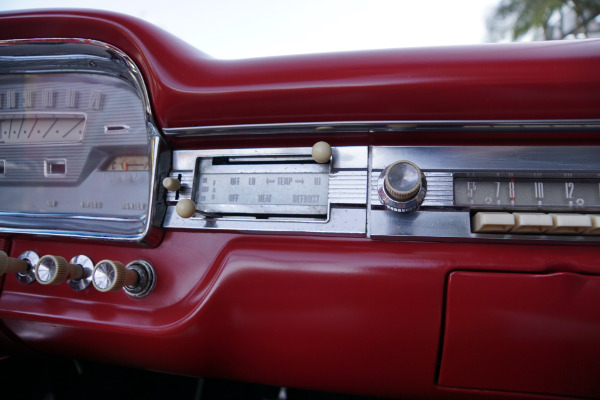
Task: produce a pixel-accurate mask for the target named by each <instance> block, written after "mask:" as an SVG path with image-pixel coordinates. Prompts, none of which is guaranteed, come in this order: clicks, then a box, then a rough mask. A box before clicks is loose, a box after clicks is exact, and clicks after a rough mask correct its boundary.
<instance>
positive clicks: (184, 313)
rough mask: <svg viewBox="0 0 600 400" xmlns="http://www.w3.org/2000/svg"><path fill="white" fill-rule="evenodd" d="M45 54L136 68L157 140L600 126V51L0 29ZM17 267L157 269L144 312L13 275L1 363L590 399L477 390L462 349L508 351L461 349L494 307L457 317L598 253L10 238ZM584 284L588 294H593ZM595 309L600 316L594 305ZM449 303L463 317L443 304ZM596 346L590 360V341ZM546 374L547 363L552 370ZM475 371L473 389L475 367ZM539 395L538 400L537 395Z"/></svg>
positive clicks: (107, 29)
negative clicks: (289, 126) (23, 262)
mask: <svg viewBox="0 0 600 400" xmlns="http://www.w3.org/2000/svg"><path fill="white" fill-rule="evenodd" d="M35 37H63V38H64V37H85V38H88V39H94V40H99V41H103V42H106V43H109V44H111V45H113V46H116V47H118V48H120V49H121V50H123V51H125V52H126V53H127V54H128V55H129V56H131V57H132V58H133V59H134V61H135V62H136V63H137V64H138V65H139V67H140V68H141V70H142V71H143V74H144V76H145V79H146V81H147V84H148V86H149V90H150V95H151V101H152V105H153V111H154V114H155V117H156V119H157V121H158V123H159V125H160V127H161V128H169V127H186V126H194V125H221V124H249V123H277V122H316V121H344V120H355V121H359V120H371V121H373V120H445V119H448V120H478V119H502V120H505V119H507V120H514V119H576V118H584V119H598V118H599V117H600V113H599V111H598V110H600V75H599V74H598V71H599V70H600V41H599V40H592V41H582V42H577V43H571V44H565V43H564V42H553V43H536V44H518V45H494V46H473V47H454V48H445V49H410V50H397V51H373V52H360V53H342V54H334V55H312V56H294V57H277V58H268V59H256V60H240V61H221V60H215V59H211V58H210V57H208V56H206V55H204V54H202V53H201V52H200V51H198V50H196V49H193V48H191V47H190V46H188V45H187V44H185V43H183V42H181V41H180V40H179V39H177V38H174V37H173V36H171V35H169V34H168V33H166V32H163V31H161V30H159V29H157V28H155V27H153V26H151V25H149V24H147V23H145V22H142V21H139V20H136V19H133V18H130V17H126V16H122V15H115V14H110V13H103V12H91V11H39V12H31V13H12V14H2V15H0V38H1V39H19V38H35ZM316 139H319V137H318V136H316V135H290V136H288V137H285V138H277V139H271V138H264V137H260V136H245V137H242V136H238V137H229V138H227V139H222V138H210V139H204V138H202V139H187V140H186V139H183V140H181V139H180V140H170V144H171V145H172V146H173V147H174V148H181V147H192V146H193V147H198V148H200V147H204V148H205V147H221V146H222V147H262V146H272V145H289V146H306V145H309V144H311V142H313V141H315V140H316ZM330 139H331V141H332V144H335V145H350V144H352V145H359V144H360V145H369V144H373V143H378V144H400V143H403V142H408V143H411V144H416V145H438V144H482V143H485V144H490V143H497V144H506V143H522V144H533V143H535V144H539V145H552V144H556V143H563V144H565V143H567V144H570V143H572V144H589V143H595V144H598V142H599V138H598V136H597V135H596V134H595V133H587V134H581V133H564V134H562V133H557V132H553V133H552V134H548V135H546V134H545V133H543V132H541V133H537V134H527V135H521V136H520V135H519V134H518V133H513V134H510V135H507V136H504V135H502V136H497V135H495V134H491V133H489V132H488V133H484V134H479V133H476V132H474V133H468V134H460V135H453V134H447V133H435V134H422V133H407V134H402V135H396V134H381V135H377V136H374V135H371V134H369V133H368V132H365V133H353V134H338V135H333V136H332V137H331V138H330ZM25 250H33V251H36V252H38V253H39V254H40V255H45V254H55V255H60V256H63V257H65V258H67V259H69V258H71V257H72V256H75V255H77V254H85V255H88V256H89V257H91V258H92V260H94V261H99V260H101V259H106V258H109V259H116V260H120V261H122V262H125V263H127V262H129V261H132V260H134V259H139V258H141V259H146V260H148V261H150V262H152V263H153V264H154V265H155V267H156V270H157V276H158V282H157V286H156V289H155V291H154V292H153V293H152V294H151V295H150V296H148V297H146V298H143V299H133V298H130V297H128V296H126V295H125V294H124V293H122V292H119V293H108V294H103V293H99V292H97V291H95V290H94V289H91V288H90V289H88V290H85V291H83V292H74V291H73V290H71V289H70V288H69V287H67V286H66V285H60V286H56V287H45V286H44V287H43V286H41V285H39V284H37V283H34V284H32V285H28V286H25V285H22V284H20V283H18V282H17V280H16V279H15V277H14V276H7V277H6V278H5V280H4V285H3V290H2V293H1V294H0V322H1V323H2V326H3V328H2V329H3V332H4V333H5V336H4V340H1V341H0V349H2V346H4V347H5V349H6V350H8V351H23V350H22V349H21V348H20V347H19V346H20V345H22V344H23V345H25V346H27V347H28V348H30V349H33V350H35V351H39V352H42V353H46V352H47V353H52V354H61V355H65V356H74V357H81V358H90V359H95V360H101V361H107V362H111V363H118V364H124V365H131V366H137V367H142V368H148V369H155V370H161V371H167V372H171V373H179V374H188V375H197V376H209V377H210V376H214V377H224V378H230V379H241V380H246V381H253V382H260V383H267V384H274V385H283V386H290V387H302V388H311V389H318V390H329V391H338V392H344V393H356V394H366V395H381V396H389V397H402V398H472V399H480V398H483V397H485V398H490V399H494V398H504V399H516V398H518V399H532V398H535V399H540V398H545V399H550V398H552V399H556V398H559V397H556V396H555V395H562V394H573V395H586V393H591V394H592V395H597V392H596V391H591V392H578V391H570V390H567V391H565V390H562V389H561V388H564V385H568V384H569V382H567V381H562V382H561V380H560V379H561V377H560V376H559V377H557V382H555V384H556V386H554V387H553V389H552V390H550V391H548V390H546V391H544V390H538V389H539V385H543V383H544V379H546V376H545V375H544V374H542V373H541V372H540V373H539V374H537V373H536V372H534V373H533V376H532V377H531V380H530V381H523V382H521V383H524V384H525V386H519V385H516V386H515V385H511V384H508V385H506V384H504V383H503V382H506V379H509V378H506V376H505V377H504V379H505V380H504V381H502V380H501V379H498V380H495V377H494V376H493V372H495V371H491V372H490V375H489V376H487V377H481V371H477V372H480V374H479V375H477V374H475V373H473V374H466V373H464V374H463V372H462V371H463V370H462V369H460V368H462V367H463V366H464V365H463V364H464V363H465V362H468V360H469V359H470V358H469V354H468V352H466V355H465V358H464V359H463V358H462V353H461V351H462V350H464V349H463V348H461V346H467V347H469V346H472V347H469V348H480V349H481V351H483V352H484V354H485V351H490V352H491V351H493V350H494V349H495V348H496V347H495V346H496V344H495V342H493V339H494V338H496V337H497V336H495V333H492V334H491V335H490V336H487V337H486V336H484V335H480V336H477V337H473V335H470V336H465V337H469V338H470V341H469V342H468V343H466V342H464V339H463V335H462V334H463V331H462V329H463V328H464V329H470V327H471V325H468V322H467V321H468V314H469V313H470V312H471V311H473V312H475V311H479V312H480V313H482V314H483V315H482V317H481V319H482V323H484V322H485V321H486V319H485V318H486V315H485V314H486V308H485V307H484V308H481V307H480V308H479V309H477V308H476V306H475V305H473V304H466V303H464V302H462V303H461V300H463V299H466V298H468V296H467V295H469V294H470V295H473V296H475V297H476V298H477V299H479V300H482V299H483V300H484V301H480V303H481V304H482V307H483V306H489V307H490V308H489V310H493V309H495V308H494V307H496V306H497V303H496V301H495V297H494V298H491V297H485V296H484V295H485V294H486V293H488V294H489V293H496V292H500V293H503V296H504V297H500V298H502V299H504V300H503V302H500V305H504V306H507V304H513V303H511V302H510V301H509V300H510V293H515V288H514V287H513V286H512V285H513V281H508V282H506V281H504V280H501V279H498V280H497V279H491V278H490V279H487V278H486V279H482V280H481V281H482V283H485V288H486V290H487V292H484V293H482V292H480V291H476V290H475V289H472V291H471V286H470V284H471V283H473V284H479V283H480V282H479V281H478V280H477V279H475V281H476V282H471V281H469V280H468V279H467V280H465V279H464V277H471V276H474V277H480V276H485V277H496V276H505V275H510V276H512V275H516V274H506V273H507V272H512V273H519V274H522V273H526V274H524V275H523V276H524V277H527V276H538V275H539V276H560V277H565V276H567V277H572V276H577V277H584V276H591V275H599V274H600V262H599V260H598V247H597V246H556V245H555V246H549V245H548V246H546V245H506V244H475V243H433V242H430V243H418V242H383V241H376V240H370V239H366V238H364V239H348V238H320V237H307V236H285V235H278V236H273V235H250V234H248V235H244V234H228V233H213V232H206V231H175V230H170V231H166V232H165V236H164V238H163V240H162V242H161V243H160V244H159V245H158V246H157V247H155V248H142V247H131V246H129V247H124V246H120V245H119V244H118V243H110V242H93V241H83V240H80V241H68V240H65V241H60V240H56V239H53V240H48V239H44V238H35V237H29V238H26V237H18V238H13V239H12V243H11V250H10V251H11V255H13V256H17V255H19V254H20V253H21V252H23V251H25ZM455 271H463V272H460V273H457V272H455ZM469 271H472V272H473V273H474V275H469V274H470V272H469ZM553 274H554V275H553ZM449 277H452V278H451V279H450V281H449V280H448V279H449ZM456 277H460V279H459V280H458V281H457V280H456ZM582 279H586V280H587V281H589V282H596V278H595V277H589V278H582ZM448 282H450V283H448ZM455 282H458V283H455ZM464 282H466V283H468V284H469V285H467V288H466V289H464V290H461V291H459V294H460V296H458V297H457V296H454V295H452V293H455V291H456V288H457V287H458V285H459V284H461V283H464ZM561 282H562V281H561ZM447 285H448V286H447ZM559 286H560V285H559ZM547 287H548V286H545V285H540V286H539V287H537V286H536V287H534V288H533V289H531V292H530V295H531V298H533V299H537V300H538V301H540V302H542V300H544V299H545V297H544V296H545V295H546V294H547V291H546V290H547ZM594 287H595V286H594ZM446 289H448V293H449V294H448V296H449V297H447V295H446ZM506 292H508V293H506ZM585 293H586V296H588V297H586V298H589V299H590V300H591V301H596V302H597V300H598V299H597V295H596V294H595V289H591V292H590V291H587V292H585ZM477 296H479V297H477ZM506 296H508V298H507V297H506ZM446 299H450V300H451V301H450V302H449V303H448V304H447V305H445V302H446ZM528 299H529V297H528V296H525V295H524V294H521V296H517V297H516V298H515V300H518V301H516V303H514V306H513V307H512V308H510V307H508V308H505V309H509V310H512V311H513V312H514V313H515V314H514V315H513V318H514V319H518V321H520V323H522V324H524V325H525V326H527V324H526V323H525V322H523V321H525V320H524V319H521V318H520V317H519V314H518V313H517V312H518V311H519V307H520V305H523V303H526V306H527V305H528V303H527V302H526V301H527V300H528ZM541 304H543V302H542V303H541ZM576 304H577V306H576V307H575V308H576V310H579V311H581V312H582V313H583V314H584V316H585V315H590V314H588V312H591V311H590V307H588V306H586V305H581V304H580V303H576ZM561 310H562V311H561ZM533 311H535V312H538V311H540V312H541V314H540V315H545V316H547V317H548V319H549V320H550V321H551V322H550V323H551V325H552V326H551V327H552V328H556V329H558V328H560V326H562V323H563V322H564V321H565V320H566V319H567V315H566V314H565V312H564V309H557V312H556V313H554V312H553V309H552V308H551V307H543V306H540V307H539V308H535V307H534V308H532V312H533ZM544 313H545V314H544ZM593 315H596V314H593ZM489 318H491V319H489ZM489 318H488V319H487V321H488V322H489V323H492V322H494V320H493V318H492V317H489ZM461 321H462V322H461ZM579 322H581V324H583V323H584V322H585V323H586V324H587V325H586V326H585V327H581V326H582V325H578V326H579V327H578V328H577V329H575V330H572V331H570V332H571V333H570V335H571V336H569V338H570V339H569V341H565V342H562V341H560V340H555V341H554V342H553V343H552V348H553V349H556V351H557V352H559V353H560V354H563V353H566V352H569V351H570V350H571V349H572V344H573V340H574V339H573V338H575V337H576V336H577V333H578V332H581V330H584V333H585V332H588V333H589V332H597V331H598V329H599V328H598V324H599V322H598V320H597V319H594V318H591V319H585V318H583V319H580V320H579ZM457 324H458V325H457ZM0 328H1V327H0ZM580 329H581V330H580ZM444 332H446V334H445V335H444ZM517 333H518V332H517ZM1 336H2V335H1V334H0V337H1ZM519 338H521V339H522V338H523V336H522V335H521V336H519V335H517V339H519ZM588 339H589V342H590V343H592V345H595V346H597V343H598V341H597V340H594V338H593V337H592V338H588ZM443 340H445V342H444V341H443ZM586 340H587V339H586ZM516 343H518V342H515V345H516ZM506 345H507V344H506V343H504V345H503V346H504V347H506ZM540 348H541V349H544V348H545V347H543V346H542V347H540ZM596 349H597V347H596ZM467 350H468V349H467ZM457 352H458V353H459V354H458V355H457ZM561 352H562V353H561ZM513 353H514V352H513ZM541 353H542V352H541V351H538V352H537V353H536V354H538V355H540V354H541ZM507 354H508V355H511V353H507ZM557 354H558V353H557ZM513 356H514V354H513ZM540 357H541V358H540V361H539V362H542V361H543V360H545V359H547V358H544V356H543V355H540ZM570 360H571V362H575V361H573V359H572V358H571V359H570ZM581 361H582V363H584V365H583V367H584V368H587V370H588V371H596V370H597V367H598V363H597V362H596V361H595V360H593V359H590V358H586V357H582V358H581ZM440 363H442V368H441V369H440V370H438V365H439V364H440ZM464 367H465V368H466V369H465V371H466V370H468V367H472V366H464ZM456 368H458V369H456ZM500 372H502V371H500ZM586 376H587V375H586ZM438 378H439V382H440V384H439V385H438V383H437V382H438ZM484 378H487V379H489V380H491V383H490V381H483V379H484ZM470 379H471V380H470ZM477 379H480V380H479V381H477ZM528 382H530V385H532V386H526V385H527V383H528ZM509 383H510V382H509ZM560 385H563V386H560ZM523 391H526V392H535V391H537V392H540V393H545V394H544V395H537V394H528V393H524V392H523Z"/></svg>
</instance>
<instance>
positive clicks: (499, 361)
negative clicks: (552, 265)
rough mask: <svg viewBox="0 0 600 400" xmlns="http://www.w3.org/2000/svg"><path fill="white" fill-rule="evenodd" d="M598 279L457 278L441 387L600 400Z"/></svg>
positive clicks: (450, 285) (451, 284)
mask: <svg viewBox="0 0 600 400" xmlns="http://www.w3.org/2000/svg"><path fill="white" fill-rule="evenodd" d="M598 304H600V277H598V276H587V275H580V274H572V273H552V274H548V275H530V274H513V273H509V274H507V273H502V274H499V273H472V272H470V273H469V272H453V273H452V274H450V278H449V283H448V302H447V307H446V326H445V334H444V348H443V353H442V363H441V369H440V377H439V383H440V385H443V386H453V387H466V388H480V389H496V390H502V391H515V392H530V393H545V394H562V395H568V396H574V397H591V398H598V397H600V380H599V379H598V377H599V376H600V361H598V360H600V341H599V340H598V338H599V337H600V309H598Z"/></svg>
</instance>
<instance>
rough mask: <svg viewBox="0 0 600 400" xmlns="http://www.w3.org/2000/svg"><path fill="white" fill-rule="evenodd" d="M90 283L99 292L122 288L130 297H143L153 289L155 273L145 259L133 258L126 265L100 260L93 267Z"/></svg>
mask: <svg viewBox="0 0 600 400" xmlns="http://www.w3.org/2000/svg"><path fill="white" fill-rule="evenodd" d="M92 283H93V285H94V287H95V288H96V289H98V290H99V291H100V292H116V291H118V290H121V289H124V290H125V293H127V294H128V295H130V296H132V297H144V296H147V295H148V294H149V293H150V292H151V291H152V289H154V286H155V284H156V274H155V272H154V267H153V266H152V264H150V263H149V262H148V261H145V260H135V261H132V262H130V263H129V264H127V265H124V264H123V263H122V262H120V261H112V260H102V261H100V262H99V263H98V264H96V266H95V267H94V271H93V273H92Z"/></svg>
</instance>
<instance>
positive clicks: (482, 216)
mask: <svg viewBox="0 0 600 400" xmlns="http://www.w3.org/2000/svg"><path fill="white" fill-rule="evenodd" d="M472 230H473V232H475V233H508V232H510V233H517V234H521V233H547V234H552V235H600V215H591V214H561V213H556V214H544V213H526V212H514V213H509V212H478V213H476V214H474V215H473V218H472Z"/></svg>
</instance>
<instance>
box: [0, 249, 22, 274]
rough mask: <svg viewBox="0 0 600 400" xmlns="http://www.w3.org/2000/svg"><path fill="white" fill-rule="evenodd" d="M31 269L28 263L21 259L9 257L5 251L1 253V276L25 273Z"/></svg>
mask: <svg viewBox="0 0 600 400" xmlns="http://www.w3.org/2000/svg"><path fill="white" fill-rule="evenodd" d="M28 268H29V264H28V263H27V261H25V260H22V259H20V258H14V257H9V256H8V254H6V253H5V252H3V251H0V276H2V275H4V274H13V273H14V274H18V273H25V272H27V269H28Z"/></svg>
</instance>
